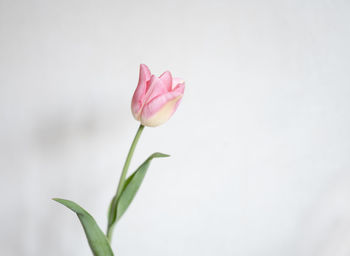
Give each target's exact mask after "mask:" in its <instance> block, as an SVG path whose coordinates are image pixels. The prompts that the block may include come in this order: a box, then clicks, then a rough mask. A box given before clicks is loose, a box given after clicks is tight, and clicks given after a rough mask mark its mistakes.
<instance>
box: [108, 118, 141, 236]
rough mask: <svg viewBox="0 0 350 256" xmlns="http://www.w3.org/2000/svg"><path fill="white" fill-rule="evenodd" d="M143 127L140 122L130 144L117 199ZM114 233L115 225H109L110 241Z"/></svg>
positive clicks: (116, 195)
mask: <svg viewBox="0 0 350 256" xmlns="http://www.w3.org/2000/svg"><path fill="white" fill-rule="evenodd" d="M143 128H145V127H144V126H143V125H142V124H140V126H139V129H138V130H137V132H136V135H135V138H134V140H133V141H132V144H131V146H130V149H129V153H128V156H127V157H126V160H125V163H124V167H123V170H122V174H121V175H120V179H119V184H118V188H117V192H116V194H115V198H116V200H118V198H119V196H120V193H121V192H122V190H123V187H124V183H125V180H126V174H127V172H128V169H129V166H130V162H131V158H132V156H133V154H134V151H135V148H136V145H137V142H138V141H139V139H140V136H141V133H142V131H143ZM113 226H114V225H113ZM112 235H113V227H108V229H107V238H108V240H109V241H110V242H111V240H112Z"/></svg>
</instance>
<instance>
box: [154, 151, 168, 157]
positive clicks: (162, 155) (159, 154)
mask: <svg viewBox="0 0 350 256" xmlns="http://www.w3.org/2000/svg"><path fill="white" fill-rule="evenodd" d="M152 157H170V155H168V154H163V153H160V152H156V153H154V154H153V155H152Z"/></svg>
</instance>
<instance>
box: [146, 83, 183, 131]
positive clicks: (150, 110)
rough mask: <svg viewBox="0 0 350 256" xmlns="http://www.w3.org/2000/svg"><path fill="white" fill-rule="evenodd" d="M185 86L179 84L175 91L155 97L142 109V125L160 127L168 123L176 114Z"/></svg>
mask: <svg viewBox="0 0 350 256" xmlns="http://www.w3.org/2000/svg"><path fill="white" fill-rule="evenodd" d="M184 86H185V84H179V85H178V86H177V87H176V88H175V89H174V90H173V91H171V92H168V93H165V94H161V95H159V96H158V97H155V98H154V99H153V100H151V101H150V102H149V103H146V105H145V106H144V107H143V109H142V113H141V123H142V124H144V125H146V126H158V125H160V124H162V123H164V122H166V121H167V120H168V119H169V118H170V117H171V116H172V115H173V113H174V112H175V110H176V108H177V106H178V105H179V101H180V100H181V98H182V96H183V92H184Z"/></svg>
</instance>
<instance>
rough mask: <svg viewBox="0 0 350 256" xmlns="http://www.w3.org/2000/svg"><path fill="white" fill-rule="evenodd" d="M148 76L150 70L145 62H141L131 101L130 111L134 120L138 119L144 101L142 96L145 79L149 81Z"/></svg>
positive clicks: (144, 90) (149, 75)
mask: <svg viewBox="0 0 350 256" xmlns="http://www.w3.org/2000/svg"><path fill="white" fill-rule="evenodd" d="M150 78H151V71H150V70H149V68H148V67H147V66H146V65H145V64H141V65H140V75H139V82H138V85H137V87H136V90H135V92H134V96H133V98H132V101H131V111H132V113H133V115H134V117H135V118H136V120H139V119H138V115H139V113H140V111H141V108H142V105H143V103H144V96H145V94H146V87H147V81H149V80H150Z"/></svg>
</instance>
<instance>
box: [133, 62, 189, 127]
mask: <svg viewBox="0 0 350 256" xmlns="http://www.w3.org/2000/svg"><path fill="white" fill-rule="evenodd" d="M184 90H185V82H184V81H183V80H182V79H180V78H173V77H172V75H171V73H170V72H169V71H165V72H164V73H163V74H162V75H161V76H160V77H157V76H155V75H152V74H151V71H150V70H149V68H148V67H147V66H146V65H145V64H141V65H140V77H139V83H138V85H137V88H136V90H135V92H134V96H133V98H132V102H131V111H132V114H133V116H134V117H135V119H136V120H138V121H140V122H141V124H142V125H144V126H150V127H155V126H158V125H161V124H163V123H165V122H166V121H168V120H169V118H170V117H171V116H172V115H173V114H174V112H175V111H176V109H177V107H178V106H179V104H180V101H181V99H182V96H183V94H184Z"/></svg>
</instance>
